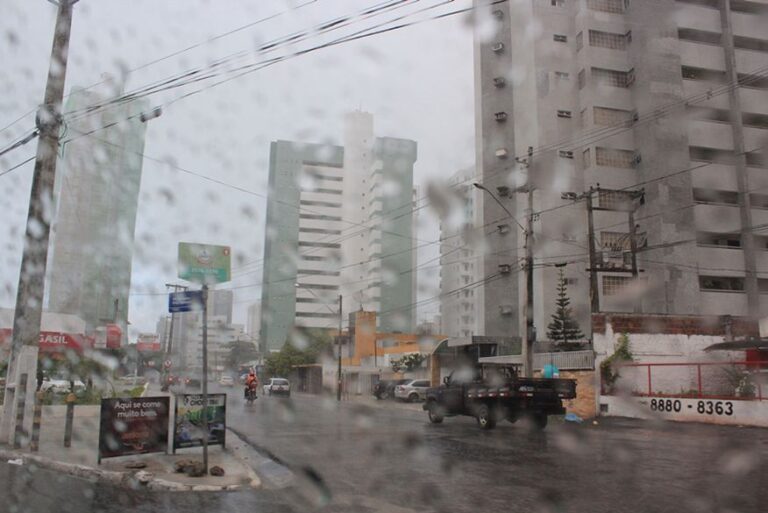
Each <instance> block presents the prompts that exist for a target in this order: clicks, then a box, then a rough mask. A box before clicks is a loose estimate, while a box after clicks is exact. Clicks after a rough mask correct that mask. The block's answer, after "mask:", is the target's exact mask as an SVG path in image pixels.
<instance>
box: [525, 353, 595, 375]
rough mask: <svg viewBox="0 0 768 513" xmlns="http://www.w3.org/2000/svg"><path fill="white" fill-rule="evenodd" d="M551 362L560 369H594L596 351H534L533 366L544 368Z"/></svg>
mask: <svg viewBox="0 0 768 513" xmlns="http://www.w3.org/2000/svg"><path fill="white" fill-rule="evenodd" d="M547 364H551V365H554V366H555V367H557V368H558V369H560V370H577V369H594V368H595V352H594V351H591V350H589V351H566V352H560V353H534V355H533V368H534V369H543V368H544V366H545V365H547Z"/></svg>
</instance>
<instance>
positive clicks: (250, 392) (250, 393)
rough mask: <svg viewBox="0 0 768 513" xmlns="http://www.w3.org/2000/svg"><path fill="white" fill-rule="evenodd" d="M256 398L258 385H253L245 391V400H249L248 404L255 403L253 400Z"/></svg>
mask: <svg viewBox="0 0 768 513" xmlns="http://www.w3.org/2000/svg"><path fill="white" fill-rule="evenodd" d="M256 399H258V396H257V395H256V385H251V386H249V387H248V388H247V390H246V391H245V400H246V401H248V404H253V401H255V400H256Z"/></svg>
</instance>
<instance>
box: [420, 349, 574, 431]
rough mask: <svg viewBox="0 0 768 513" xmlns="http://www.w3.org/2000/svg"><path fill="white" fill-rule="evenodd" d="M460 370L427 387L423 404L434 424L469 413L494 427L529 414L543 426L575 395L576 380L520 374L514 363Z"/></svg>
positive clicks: (540, 427)
mask: <svg viewBox="0 0 768 513" xmlns="http://www.w3.org/2000/svg"><path fill="white" fill-rule="evenodd" d="M459 374H460V373H456V372H454V373H451V375H450V376H447V377H446V378H445V379H444V380H443V381H444V383H443V385H441V386H439V387H437V388H430V389H429V390H427V400H426V402H425V403H424V406H423V408H424V410H426V411H427V412H428V414H429V421H430V422H432V423H433V424H439V423H441V422H442V421H443V418H445V417H452V416H455V415H469V416H471V417H475V418H476V419H477V423H478V424H479V425H480V427H481V428H483V429H493V428H494V427H496V422H497V421H498V420H503V419H506V420H508V421H510V422H516V421H517V420H518V419H520V418H522V417H524V416H528V417H530V418H531V420H532V421H533V425H534V426H535V427H536V428H538V429H544V428H545V427H546V426H547V416H549V415H562V414H564V413H565V408H564V407H563V399H573V398H574V397H576V381H574V380H572V379H552V378H523V377H518V375H517V371H516V368H515V367H514V366H505V365H494V364H483V365H480V366H478V367H477V368H476V369H474V371H473V372H469V373H468V374H469V376H460V375H459ZM465 374H467V373H465Z"/></svg>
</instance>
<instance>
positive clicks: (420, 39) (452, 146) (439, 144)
mask: <svg viewBox="0 0 768 513" xmlns="http://www.w3.org/2000/svg"><path fill="white" fill-rule="evenodd" d="M308 2H309V0H303V1H290V2H286V1H277V0H261V1H258V2H255V1H245V0H240V1H237V0H216V1H210V0H209V1H206V0H165V1H157V0H133V1H131V2H125V1H123V0H98V1H97V0H81V1H80V2H79V3H78V4H77V5H76V7H75V16H74V23H73V30H72V41H71V45H70V65H69V69H68V74H67V88H66V90H67V91H69V90H70V88H71V87H72V86H87V85H91V84H94V83H97V82H99V81H101V80H102V76H103V74H104V73H109V74H112V75H114V76H116V77H121V76H125V84H124V88H125V90H127V91H131V90H133V89H135V88H138V87H140V86H143V85H145V84H148V83H151V82H153V81H156V80H160V79H162V78H164V77H167V76H170V75H173V74H175V73H178V72H180V71H184V70H188V69H190V68H196V67H200V66H205V65H207V64H209V63H210V62H212V61H214V60H216V59H219V58H221V57H224V56H227V55H230V54H233V53H235V52H240V51H246V52H247V55H245V56H244V57H243V58H242V60H239V61H237V62H238V63H243V64H244V63H248V62H254V61H255V60H256V59H257V56H256V54H255V51H254V50H255V48H256V46H257V45H258V44H263V43H264V42H266V41H269V40H271V39H273V38H275V37H279V36H284V35H288V34H292V33H293V32H296V31H298V30H302V29H307V28H311V27H313V26H315V25H317V24H319V23H322V22H324V21H328V20H331V19H333V18H335V17H336V16H339V15H343V14H350V13H353V12H357V11H359V10H361V9H362V8H363V7H366V6H370V5H378V4H380V3H382V2H381V1H376V0H366V1H360V0H355V1H353V0H347V1H343V0H316V1H315V2H311V3H310V4H309V5H306V6H303V7H300V8H298V9H295V10H293V11H291V13H290V14H285V15H281V16H279V17H276V18H274V19H271V20H269V21H266V22H263V23H261V24H258V25H255V26H253V27H250V28H248V29H245V30H242V31H240V32H237V33H235V34H232V35H230V36H227V37H222V38H219V39H216V40H215V41H210V42H208V43H206V44H204V45H202V46H201V47H199V48H196V49H194V50H191V51H188V52H185V53H183V54H181V55H178V56H176V57H173V58H170V59H167V60H164V61H162V62H160V63H157V64H154V65H152V66H149V67H145V68H142V69H139V70H137V71H134V72H132V73H127V74H126V72H125V71H126V70H131V69H135V68H137V67H139V66H142V65H144V64H146V63H148V62H150V61H153V60H155V59H158V58H160V57H164V56H166V55H168V54H171V53H173V52H176V51H178V50H181V49H184V48H186V47H188V46H190V45H194V44H198V43H201V42H206V41H208V40H209V39H211V38H212V37H215V36H217V35H220V34H223V33H225V32H228V31H230V30H232V29H235V28H238V27H240V26H242V25H245V24H247V23H250V22H253V21H257V20H259V19H262V18H264V17H267V16H270V15H273V14H276V13H280V12H283V11H286V10H287V9H288V8H289V7H294V6H298V5H301V4H304V3H308ZM412 3H413V5H412V6H409V7H408V8H407V9H406V10H403V11H398V12H400V13H405V12H410V11H413V10H415V9H417V8H418V9H421V8H424V7H427V6H430V5H435V4H440V3H441V0H423V1H421V2H412ZM470 4H471V2H469V1H468V0H464V1H458V0H457V1H455V2H452V3H450V4H448V5H444V6H442V7H439V8H436V9H435V10H434V11H430V15H433V14H436V13H442V12H447V11H451V10H455V9H459V8H463V7H467V6H469V5H470ZM2 11H3V13H2V16H0V39H1V40H2V44H0V61H1V62H3V68H2V70H0V128H3V127H5V126H6V125H8V124H10V123H11V122H12V121H14V120H16V119H17V118H19V117H20V116H22V115H23V114H25V113H26V112H28V111H30V110H32V109H34V108H35V106H36V105H37V104H38V103H39V102H40V101H41V99H42V96H43V89H44V86H45V77H46V74H47V70H48V58H49V54H50V45H51V38H52V33H53V24H54V20H55V7H54V6H53V5H52V4H50V3H49V2H46V1H45V0H4V3H3V7H2ZM394 16H395V14H394V13H393V14H392V15H390V16H389V17H386V18H378V19H377V20H383V19H389V18H391V17H394ZM377 20H370V21H366V22H360V23H357V24H355V25H354V27H358V28H363V27H366V26H370V25H373V24H374V23H376V22H377ZM351 30H353V29H352V28H350V29H348V30H347V31H346V32H345V33H348V32H350V31H351ZM315 41H319V40H316V39H313V40H311V41H310V42H308V43H305V44H303V45H301V46H300V47H301V48H303V47H305V46H307V45H311V44H313V42H315ZM282 53H285V50H283V51H282ZM472 80H473V74H472V36H471V32H470V30H469V25H468V21H467V17H466V15H460V16H454V17H450V18H447V19H443V20H437V21H429V22H426V23H423V24H420V25H416V26H413V27H409V28H405V29H403V30H398V31H394V32H390V33H387V34H383V35H379V36H374V37H371V38H367V39H363V40H360V41H354V42H350V43H345V44H343V45H341V46H335V47H332V48H328V49H324V50H320V51H318V52H315V53H312V54H309V55H305V56H301V57H298V58H294V59H291V60H289V61H287V62H283V63H279V64H277V65H275V66H272V67H269V68H267V69H264V70H262V71H258V72H256V73H252V74H249V75H247V76H245V77H242V78H239V79H236V80H233V81H230V82H228V83H226V84H223V85H220V86H217V87H213V88H210V89H207V90H206V91H204V92H202V93H200V94H197V95H194V96H191V97H189V98H186V99H183V100H181V101H179V102H177V103H174V104H173V105H171V106H169V107H167V108H165V109H164V113H163V115H162V117H160V118H159V119H157V120H153V121H151V122H150V125H149V129H148V132H147V144H146V148H145V153H146V154H147V155H149V156H151V157H154V158H159V159H162V160H167V161H170V162H173V163H174V164H175V165H178V166H181V167H183V168H185V169H188V170H190V171H193V172H195V173H199V174H203V175H206V176H209V177H212V178H215V179H217V180H220V181H223V182H226V183H228V184H232V185H235V186H237V187H240V188H243V189H247V190H248V191H252V192H254V193H256V194H249V193H245V192H241V191H238V190H235V189H233V188H229V187H225V186H221V185H217V184H214V183H211V182H209V181H205V180H203V179H200V178H197V177H194V176H190V175H188V174H184V173H183V172H180V171H178V170H175V169H173V168H171V167H169V166H168V165H164V164H161V163H158V162H155V161H152V160H145V161H144V170H143V176H142V186H141V191H142V192H141V197H140V200H139V213H138V219H137V227H136V251H135V255H134V265H133V280H132V289H133V293H134V294H135V295H134V296H132V298H131V305H130V309H131V312H130V322H131V323H132V325H133V327H134V331H133V334H134V335H135V332H137V331H154V328H155V323H156V321H157V319H158V317H159V316H160V315H162V314H164V313H165V311H166V310H165V308H166V298H165V297H164V296H153V295H143V294H148V293H153V292H157V291H163V290H164V287H163V284H164V283H166V282H169V281H174V279H175V274H176V269H175V260H176V244H177V242H178V241H179V240H184V241H198V242H207V243H215V244H226V245H230V246H232V248H233V251H234V257H235V259H234V261H233V267H234V268H238V267H240V268H241V269H240V270H239V271H237V270H236V271H235V272H234V275H235V277H236V278H235V280H234V281H233V282H232V285H234V286H246V287H244V288H239V289H237V291H236V294H235V301H236V305H235V320H236V321H237V322H243V323H244V322H245V310H246V307H247V305H248V304H249V303H251V302H253V301H257V300H259V299H260V293H261V289H260V287H259V286H258V283H259V282H260V281H261V279H262V275H261V267H260V266H259V265H257V263H255V261H260V259H261V258H262V257H263V241H264V212H265V205H266V201H265V199H264V198H263V197H262V196H263V195H264V194H265V193H266V186H267V177H268V158H269V142H270V141H272V140H275V139H291V140H303V141H309V142H332V143H340V142H341V133H342V116H343V114H344V112H347V111H350V110H353V109H358V108H360V109H362V110H366V111H368V112H371V113H373V114H374V116H375V131H376V134H377V135H379V136H392V137H402V138H408V139H413V140H415V141H417V142H418V145H419V158H418V161H417V163H416V177H415V179H416V182H417V183H418V184H425V183H427V181H429V180H433V179H435V178H438V177H444V178H447V177H448V176H450V175H451V174H453V173H454V172H455V171H456V170H458V169H460V168H464V167H467V166H470V165H472V163H473V162H474V120H473V83H472ZM197 86H199V84H198V85H197ZM102 87H103V86H102ZM195 88H196V86H195V85H193V86H191V87H186V88H184V89H180V90H175V91H170V92H164V93H160V94H157V95H153V96H151V97H150V100H149V101H150V103H151V104H152V105H156V104H161V103H165V102H167V101H169V100H172V99H174V98H177V97H178V96H180V95H181V94H183V93H185V92H188V91H191V90H193V89H195ZM33 126H34V117H33V115H28V116H26V117H25V118H24V119H23V120H21V121H20V122H18V123H16V124H14V125H13V126H12V127H11V128H8V129H7V130H3V131H1V132H0V148H4V147H5V146H7V145H8V144H9V143H10V142H12V141H14V140H15V139H16V138H18V137H20V136H21V135H23V134H24V133H25V132H26V131H28V130H30V129H31V128H32V127H33ZM35 147H36V143H35V142H32V143H30V144H28V145H26V146H24V147H23V148H20V149H17V150H14V151H13V152H11V153H9V154H7V155H5V156H4V157H3V158H1V159H0V172H2V171H4V170H6V169H8V168H9V167H11V166H13V165H14V164H16V163H18V162H21V161H23V160H24V159H26V158H27V157H29V156H31V155H34V152H35ZM31 174H32V164H31V163H30V164H27V165H25V166H23V167H21V168H19V169H18V170H16V171H14V172H12V173H9V174H7V175H5V176H2V177H0V209H2V212H3V215H2V216H0V234H2V237H0V241H2V251H0V285H1V286H2V288H1V289H0V306H12V305H13V302H14V298H15V293H16V292H15V289H16V284H17V280H18V271H19V263H20V260H21V243H22V234H23V229H22V228H23V226H24V219H25V216H26V211H27V206H28V200H29V188H30V184H31ZM420 213H424V214H425V215H422V216H421V224H420V229H419V234H418V237H419V238H420V239H423V240H437V239H438V238H439V233H438V230H437V223H436V220H435V218H434V216H433V215H432V214H431V213H430V212H427V211H426V210H421V211H420ZM435 256H437V245H433V246H429V247H427V248H424V250H422V251H420V253H419V262H420V263H423V262H426V261H427V260H429V259H432V258H434V257H435ZM436 264H437V262H436V261H435V262H431V263H428V264H425V265H426V267H428V268H429V269H426V270H425V271H424V272H422V273H420V276H419V278H420V292H419V299H424V298H427V297H430V296H433V295H435V294H437V290H436V285H437V278H436V277H437V271H438V270H437V269H436V268H435V267H434V266H435V265H436ZM250 285H252V286H250ZM223 287H226V285H225V286H223ZM436 311H437V303H431V304H429V305H426V306H425V308H424V309H422V310H421V311H420V316H421V317H424V316H431V315H432V313H433V312H436Z"/></svg>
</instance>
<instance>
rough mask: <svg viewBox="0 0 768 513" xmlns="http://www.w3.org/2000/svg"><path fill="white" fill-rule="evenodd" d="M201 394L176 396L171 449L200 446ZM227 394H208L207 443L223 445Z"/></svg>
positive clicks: (202, 422)
mask: <svg viewBox="0 0 768 513" xmlns="http://www.w3.org/2000/svg"><path fill="white" fill-rule="evenodd" d="M204 415H205V413H204V410H203V394H182V395H177V396H176V422H175V425H174V429H173V450H174V452H175V451H176V449H184V448H187V447H202V446H203V433H204V432H205V430H204V427H203V426H204V424H205V422H204V417H203V416H204ZM226 418H227V394H210V395H209V396H208V408H207V420H208V445H225V436H224V434H225V432H226V429H227V422H226Z"/></svg>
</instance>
